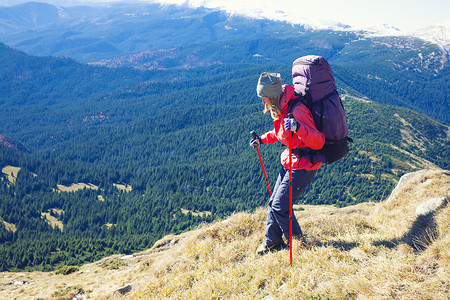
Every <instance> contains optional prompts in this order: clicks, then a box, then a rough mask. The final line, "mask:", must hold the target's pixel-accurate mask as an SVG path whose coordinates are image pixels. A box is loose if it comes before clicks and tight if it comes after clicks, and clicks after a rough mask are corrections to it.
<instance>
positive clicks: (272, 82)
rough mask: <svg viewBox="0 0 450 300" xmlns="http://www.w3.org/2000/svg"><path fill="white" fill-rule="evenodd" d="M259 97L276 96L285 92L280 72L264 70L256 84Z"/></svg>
mask: <svg viewBox="0 0 450 300" xmlns="http://www.w3.org/2000/svg"><path fill="white" fill-rule="evenodd" d="M256 93H257V94H258V97H261V98H262V97H265V98H274V97H278V96H280V95H281V94H282V93H283V90H282V87H281V75H280V74H279V73H268V72H264V73H262V74H261V76H259V80H258V85H257V86H256Z"/></svg>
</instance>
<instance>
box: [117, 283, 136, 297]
mask: <svg viewBox="0 0 450 300" xmlns="http://www.w3.org/2000/svg"><path fill="white" fill-rule="evenodd" d="M132 289H133V286H132V285H131V284H129V285H126V286H124V287H121V288H120V289H118V290H117V291H115V292H114V293H113V295H114V296H125V295H126V294H128V293H129V292H131V290H132Z"/></svg>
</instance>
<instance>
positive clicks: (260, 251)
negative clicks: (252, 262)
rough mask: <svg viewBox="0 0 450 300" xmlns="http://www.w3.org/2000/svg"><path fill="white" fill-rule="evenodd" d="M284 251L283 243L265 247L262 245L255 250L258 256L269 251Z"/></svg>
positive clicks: (264, 244)
mask: <svg viewBox="0 0 450 300" xmlns="http://www.w3.org/2000/svg"><path fill="white" fill-rule="evenodd" d="M284 249H286V244H285V243H279V244H276V245H272V246H267V245H266V243H263V244H262V245H261V246H259V248H258V249H257V250H256V253H257V254H259V255H263V254H266V253H269V252H271V251H280V250H284Z"/></svg>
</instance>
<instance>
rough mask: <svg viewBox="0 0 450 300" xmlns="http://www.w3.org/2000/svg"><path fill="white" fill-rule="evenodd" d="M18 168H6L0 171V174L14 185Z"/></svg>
mask: <svg viewBox="0 0 450 300" xmlns="http://www.w3.org/2000/svg"><path fill="white" fill-rule="evenodd" d="M19 171H20V168H19V167H13V166H6V167H4V168H3V169H2V173H4V174H6V175H7V176H8V181H9V182H11V183H12V184H14V183H15V182H16V178H17V174H18V173H19Z"/></svg>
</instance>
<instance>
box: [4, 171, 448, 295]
mask: <svg viewBox="0 0 450 300" xmlns="http://www.w3.org/2000/svg"><path fill="white" fill-rule="evenodd" d="M449 175H450V173H449V172H448V171H447V172H446V171H428V172H423V173H416V174H414V175H413V176H412V177H410V180H409V181H406V183H404V181H403V183H402V184H403V186H402V187H401V188H398V189H396V190H395V191H394V192H393V193H392V195H391V197H390V198H389V199H388V200H386V201H385V202H383V203H377V204H374V203H363V204H359V205H356V206H351V207H346V208H341V209H339V208H335V207H332V206H308V205H300V207H301V208H302V209H303V210H300V211H296V212H295V213H296V216H297V217H298V219H299V222H300V224H301V226H302V228H303V231H304V232H305V233H307V234H308V242H309V245H308V247H306V248H305V247H300V245H299V244H297V243H294V251H293V252H294V255H293V264H292V266H291V265H290V264H289V251H280V252H274V253H269V254H267V255H264V256H259V255H257V254H256V253H255V250H256V248H257V247H258V246H259V244H260V243H261V242H262V241H263V239H264V228H265V219H266V210H265V208H260V209H258V210H257V211H256V212H255V213H254V214H249V213H237V214H234V215H232V216H231V217H229V218H227V219H225V220H223V221H217V222H215V223H213V224H205V225H203V226H200V227H199V228H198V229H196V230H194V231H191V232H186V233H183V234H181V235H177V236H175V235H170V236H167V237H165V238H163V239H162V240H160V241H159V242H157V243H156V244H155V245H154V247H153V248H152V249H149V250H147V251H144V252H141V253H137V254H135V255H133V256H112V257H109V258H105V259H103V260H102V261H100V262H98V263H93V264H88V265H85V266H82V267H80V271H79V272H75V273H72V274H69V275H57V274H54V273H39V272H33V273H3V278H0V298H2V297H12V298H15V297H17V298H30V299H36V298H44V299H51V295H52V294H54V293H58V292H59V293H64V292H67V291H68V290H70V291H73V290H75V291H79V290H82V291H83V292H84V293H85V295H86V296H87V297H90V298H91V299H116V298H117V299H119V298H120V297H119V296H117V293H116V294H115V295H116V296H113V292H114V291H115V290H117V289H119V288H120V287H125V290H126V291H129V292H128V294H127V295H129V298H130V299H264V298H266V297H267V298H266V299H449V298H450V294H449V293H450V281H449V278H450V274H449V273H450V236H449V229H450V205H447V206H446V207H444V208H442V209H441V210H439V211H438V212H437V213H436V214H435V215H433V217H432V218H431V221H432V222H431V225H432V226H431V227H428V228H425V229H424V230H422V231H416V226H415V224H416V222H417V217H416V216H415V214H414V212H415V210H416V208H417V206H418V205H419V204H421V203H423V202H425V201H427V200H428V199H430V198H435V197H442V196H449V195H450V180H449ZM415 234H416V235H415ZM417 245H420V247H417ZM121 261H123V262H121ZM108 266H114V268H108ZM115 267H117V269H116V268H115ZM108 269H109V270H108ZM6 276H8V281H9V282H11V281H12V280H13V279H14V278H26V280H28V281H30V282H31V281H33V282H34V284H32V285H31V284H30V285H24V286H22V287H16V286H14V285H11V284H9V285H8V284H7V281H5V277H6ZM21 276H22V277H21ZM2 284H4V285H2ZM128 285H131V287H130V286H128ZM269 296H270V297H269Z"/></svg>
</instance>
